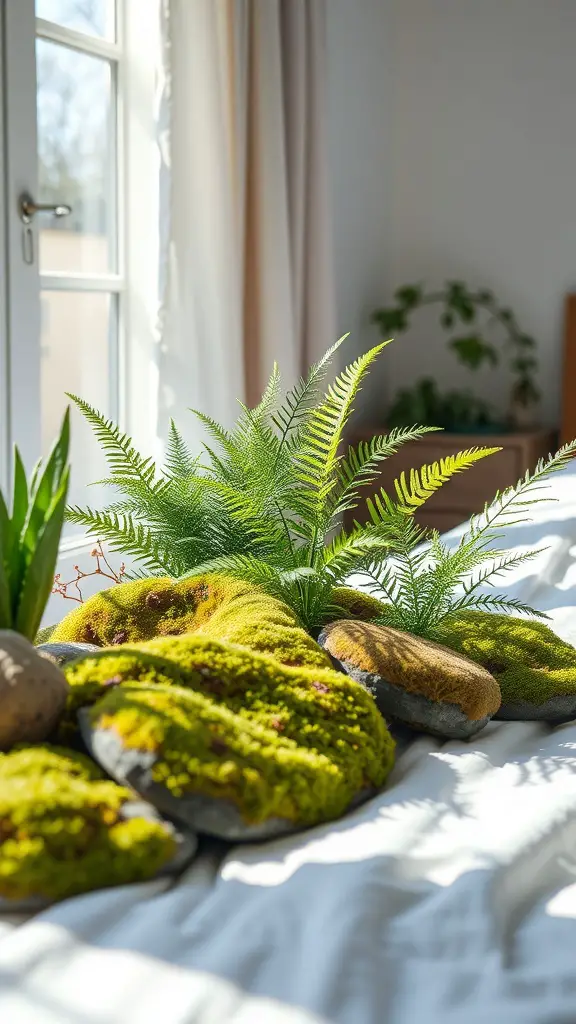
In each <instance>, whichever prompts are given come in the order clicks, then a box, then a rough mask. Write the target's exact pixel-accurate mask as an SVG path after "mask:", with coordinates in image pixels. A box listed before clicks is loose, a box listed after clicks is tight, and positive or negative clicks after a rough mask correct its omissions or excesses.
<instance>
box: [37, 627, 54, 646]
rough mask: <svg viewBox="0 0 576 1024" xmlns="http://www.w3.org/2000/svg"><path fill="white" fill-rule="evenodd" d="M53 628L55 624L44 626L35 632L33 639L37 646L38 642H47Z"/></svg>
mask: <svg viewBox="0 0 576 1024" xmlns="http://www.w3.org/2000/svg"><path fill="white" fill-rule="evenodd" d="M55 629H56V626H44V628H43V629H39V630H38V632H37V634H36V639H35V641H34V643H35V644H36V646H38V645H39V644H47V643H48V641H49V640H50V638H51V636H52V633H53V632H54V630H55Z"/></svg>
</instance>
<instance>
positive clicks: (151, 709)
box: [71, 636, 394, 839]
mask: <svg viewBox="0 0 576 1024" xmlns="http://www.w3.org/2000/svg"><path fill="white" fill-rule="evenodd" d="M116 653H117V654H118V655H120V654H121V651H120V650H119V651H118V652H116ZM126 655H127V656H128V657H130V658H133V657H134V656H135V652H134V651H127V652H126ZM109 657H112V655H111V652H110V655H109ZM140 658H141V667H140V668H139V669H138V667H137V666H136V665H133V666H132V669H131V675H132V676H133V677H134V678H135V679H137V680H143V681H140V682H138V683H131V682H130V681H129V679H128V678H124V679H123V681H122V682H121V683H120V684H119V685H117V686H112V687H109V688H108V690H107V692H106V693H105V695H104V696H103V697H102V698H101V699H100V700H99V701H98V702H97V703H96V704H95V705H94V706H93V707H92V709H91V710H90V711H89V712H88V713H87V714H84V716H83V721H84V725H85V726H86V721H87V719H88V723H89V724H88V732H89V735H88V736H87V741H88V743H89V744H90V746H91V748H92V749H93V751H94V752H95V753H96V754H97V756H98V757H99V758H101V757H102V756H103V755H102V750H103V749H104V747H103V746H102V745H99V744H98V743H97V742H96V739H95V738H94V737H97V735H98V734H106V733H113V734H114V735H115V736H116V737H119V738H120V739H121V743H122V747H123V748H124V750H125V751H127V750H128V751H129V750H132V751H136V752H139V755H143V759H142V758H140V760H138V759H137V760H136V762H133V764H132V773H131V774H130V777H129V779H128V777H127V776H126V778H127V781H129V783H130V785H131V786H132V787H133V788H135V789H136V790H137V791H138V792H140V793H141V795H142V796H144V797H146V798H147V799H150V801H151V802H153V803H154V804H155V806H158V808H159V809H160V810H164V812H168V805H167V804H166V802H163V801H162V797H161V796H159V794H158V790H157V789H156V790H154V791H152V789H150V788H149V786H150V783H154V784H155V785H156V786H160V787H161V788H162V789H163V791H164V792H165V794H166V795H167V799H168V802H169V806H170V808H171V810H170V813H171V814H174V815H175V816H176V817H178V815H177V813H176V810H175V809H174V807H173V802H172V801H173V800H177V801H181V804H180V818H181V819H183V820H186V821H187V823H188V824H192V823H194V825H195V826H196V827H201V826H202V828H203V830H204V831H209V830H212V832H213V834H217V835H221V836H223V837H224V838H233V839H238V838H255V837H256V836H258V838H262V837H264V836H265V835H267V834H278V831H280V830H283V831H289V830H293V829H294V828H298V827H303V826H307V825H312V824H316V823H317V822H320V821H326V820H329V819H331V818H334V817H337V816H338V815H340V814H342V813H343V812H344V811H345V810H346V808H347V807H349V806H350V805H351V803H352V802H353V801H354V800H355V799H358V798H360V797H361V796H362V795H364V794H367V793H368V792H369V791H371V790H372V791H373V790H374V789H376V788H378V787H379V786H381V785H382V784H383V782H384V781H385V779H386V776H387V774H388V772H389V771H390V769H391V767H392V763H393V751H394V743H393V741H392V739H391V737H390V734H389V732H388V730H387V728H386V726H385V723H384V722H383V720H382V718H381V716H380V715H379V713H378V710H377V708H376V706H375V704H374V701H373V700H372V698H371V697H370V695H369V694H368V693H366V691H365V690H364V689H363V688H362V687H360V686H358V685H357V684H356V683H355V682H354V681H353V680H351V679H349V678H348V677H346V676H344V675H341V674H339V673H336V672H333V671H331V670H330V669H322V668H318V669H315V668H308V667H305V668H290V667H287V666H284V665H281V664H279V663H278V662H277V661H275V659H273V658H270V657H266V656H263V655H258V654H255V653H253V652H251V651H248V650H246V649H243V648H241V647H239V646H233V645H229V644H225V643H221V642H217V641H213V640H208V639H205V638H202V637H200V636H182V637H172V638H163V639H156V640H153V641H150V642H149V643H146V644H142V645H140ZM88 662H89V664H88ZM170 662H171V663H172V664H173V665H176V666H177V668H169V667H168V665H169V664H170ZM83 665H84V668H85V672H86V678H85V680H83V679H82V676H81V673H82V667H83ZM111 668H112V664H111V662H110V660H109V658H108V660H106V659H104V660H103V661H102V662H100V661H99V659H98V658H94V659H88V660H87V662H86V663H82V662H80V663H76V664H75V665H74V666H72V667H71V671H72V672H73V673H74V674H75V677H76V684H79V685H83V684H84V683H85V682H88V681H89V682H90V684H93V683H94V682H96V681H97V677H98V673H99V672H100V674H101V676H102V677H104V676H107V674H108V672H109V671H110V670H111ZM76 684H75V683H72V689H74V686H75V685H76ZM84 735H85V736H86V732H84ZM90 736H92V739H90ZM107 749H108V753H109V756H110V757H111V758H112V761H113V763H112V762H111V761H110V760H105V761H104V760H103V761H102V763H103V764H104V767H105V768H106V769H107V770H109V771H110V772H111V773H113V774H114V775H115V777H116V778H119V776H118V774H117V771H118V763H119V759H118V752H117V751H116V752H114V751H112V748H111V747H110V744H108V746H107ZM104 756H105V757H106V754H104ZM150 757H151V760H150ZM134 765H136V767H134ZM138 766H139V767H138ZM122 770H123V771H124V770H125V766H124V768H123V769H122ZM198 798H203V805H204V806H203V808H200V809H201V810H202V814H200V809H199V801H198ZM210 801H213V802H214V801H224V804H223V805H222V806H223V807H226V808H227V809H229V808H230V807H232V809H233V810H234V811H235V819H236V820H235V822H234V820H233V819H232V818H231V817H230V815H229V814H225V815H224V817H225V821H224V822H223V820H222V819H223V816H222V815H220V816H219V818H218V821H219V823H220V824H219V825H218V824H214V815H212V826H211V827H210V826H208V827H207V826H206V817H207V806H208V804H207V802H210ZM201 803H202V801H201ZM209 809H211V810H212V811H214V804H211V805H210V807H209ZM279 823H280V826H282V827H280V826H279ZM240 826H242V827H240ZM267 826H269V827H268V828H267Z"/></svg>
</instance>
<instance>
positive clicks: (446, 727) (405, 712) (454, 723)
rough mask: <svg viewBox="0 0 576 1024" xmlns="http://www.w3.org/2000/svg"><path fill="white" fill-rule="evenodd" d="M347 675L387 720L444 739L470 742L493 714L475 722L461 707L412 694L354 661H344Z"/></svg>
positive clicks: (343, 664)
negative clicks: (371, 698) (369, 695)
mask: <svg viewBox="0 0 576 1024" xmlns="http://www.w3.org/2000/svg"><path fill="white" fill-rule="evenodd" d="M342 666H343V668H344V669H345V671H346V673H347V674H348V675H349V676H350V677H351V678H352V679H355V680H356V682H357V683H361V684H362V686H364V688H365V689H366V690H368V691H369V692H370V693H371V694H372V696H373V697H374V700H375V701H376V705H377V707H378V710H379V711H380V714H381V715H382V716H383V718H386V719H388V718H392V719H396V720H398V721H399V722H403V723H404V724H405V725H408V726H410V727H411V728H412V729H415V730H417V731H418V732H428V733H431V735H433V736H440V737H442V738H443V739H446V738H447V737H450V739H455V740H466V739H469V738H470V736H474V735H475V733H477V732H480V729H483V728H484V726H485V725H487V724H488V722H489V721H490V718H491V717H492V716H491V715H485V716H484V718H479V719H475V720H471V719H469V718H467V716H466V715H465V714H464V712H463V711H462V710H461V708H459V707H458V705H457V704H453V703H449V702H447V701H439V700H431V699H430V698H429V697H424V696H423V695H422V694H420V693H410V692H409V691H408V690H403V689H402V688H401V687H400V686H396V685H395V684H394V683H389V682H387V681H386V680H385V679H382V677H381V676H378V675H375V674H374V673H370V672H363V671H362V670H361V669H358V668H356V667H355V666H354V665H352V664H351V663H350V662H345V661H343V662H342Z"/></svg>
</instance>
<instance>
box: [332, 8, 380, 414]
mask: <svg viewBox="0 0 576 1024" xmlns="http://www.w3.org/2000/svg"><path fill="white" fill-rule="evenodd" d="M327 8H328V73H329V90H328V95H329V102H330V111H329V114H330V141H331V166H332V181H331V185H332V198H333V210H334V214H333V218H334V255H335V262H336V294H337V304H338V309H337V327H338V334H344V333H345V332H346V331H350V332H351V338H350V340H349V341H348V342H347V345H346V348H345V351H344V354H343V357H342V358H343V360H345V361H346V362H349V361H350V360H351V359H352V358H354V356H355V355H356V354H358V353H359V352H361V351H365V350H366V349H367V348H368V347H369V346H370V345H373V344H376V342H377V341H378V340H379V336H378V331H377V329H376V328H374V327H371V326H370V325H369V318H370V313H371V311H372V310H373V309H374V307H375V306H377V305H378V304H379V302H380V301H381V297H382V293H383V281H384V280H385V278H386V263H387V260H389V256H390V248H389V238H388V203H389V198H390V185H391V173H392V166H391V163H390V159H389V157H390V144H389V139H388V124H387V114H388V110H389V105H390V80H389V75H388V61H387V48H388V35H389V9H388V4H387V0H327ZM386 359H387V353H384V354H383V356H382V357H381V360H382V361H381V363H380V372H379V373H378V374H376V373H374V374H373V375H372V377H371V378H370V383H369V385H367V388H366V398H367V403H366V404H369V407H370V408H372V409H374V413H375V414H376V413H377V411H378V408H379V407H380V408H381V407H382V405H383V402H384V392H385V388H386V376H387V371H388V370H389V364H387V362H386ZM362 413H363V416H367V415H369V411H368V409H367V408H365V407H364V405H363V408H362Z"/></svg>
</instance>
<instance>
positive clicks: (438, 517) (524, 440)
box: [345, 428, 555, 532]
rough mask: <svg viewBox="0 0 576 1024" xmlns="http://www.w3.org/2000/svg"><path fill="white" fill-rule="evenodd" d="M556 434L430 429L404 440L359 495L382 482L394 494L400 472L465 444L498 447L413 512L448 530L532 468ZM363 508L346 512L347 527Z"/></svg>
mask: <svg viewBox="0 0 576 1024" xmlns="http://www.w3.org/2000/svg"><path fill="white" fill-rule="evenodd" d="M381 429H383V428H380V429H379V430H377V431H376V430H373V431H363V432H362V433H360V434H358V435H356V436H355V437H354V438H352V439H351V443H356V442H357V441H359V440H367V439H369V438H370V437H373V436H374V434H376V433H380V432H381ZM554 441H555V438H554V435H553V433H552V432H550V431H537V432H533V433H522V434H520V433H519V434H506V435H502V436H497V437H496V436H492V437H490V436H486V435H483V436H480V435H470V434H440V433H439V434H433V435H428V436H427V437H425V438H424V439H423V440H422V441H416V442H414V443H412V444H407V445H405V446H404V447H403V448H401V449H400V451H399V452H397V453H396V455H393V456H392V457H391V458H390V459H387V460H386V461H385V462H383V463H382V468H381V471H380V474H379V476H378V479H377V480H376V481H375V483H374V484H373V485H371V486H370V487H368V488H363V490H362V494H363V496H365V497H368V496H369V495H370V494H372V493H374V492H375V491H379V490H380V488H381V487H384V488H385V489H386V490H387V492H388V493H389V494H390V496H391V497H394V496H395V491H394V479H395V478H397V477H398V476H400V474H401V473H402V472H406V474H408V473H409V472H410V470H411V469H419V468H420V467H421V466H423V465H425V464H430V463H432V462H438V461H439V460H440V459H442V458H446V457H447V456H449V455H455V454H456V452H459V451H463V450H464V449H466V448H475V447H490V448H502V451H499V452H497V453H496V454H494V455H490V456H487V457H486V459H483V460H482V461H481V462H478V463H476V465H474V466H472V467H471V468H470V469H467V470H464V471H463V472H462V473H459V474H458V475H457V476H455V477H453V478H452V479H451V480H449V481H448V483H446V484H445V485H444V486H443V487H441V488H440V490H439V491H437V492H436V493H435V494H433V495H432V497H431V498H430V499H429V500H428V501H427V502H426V504H425V505H424V506H423V508H422V510H421V511H420V512H419V513H418V515H417V519H418V521H419V522H420V523H421V524H422V525H423V526H430V527H431V528H433V529H437V530H440V532H443V531H444V530H449V529H452V527H453V526H457V525H458V524H459V523H461V522H463V521H464V520H466V519H469V517H470V516H471V515H474V514H475V513H477V512H481V511H482V509H483V508H484V505H485V504H486V503H487V502H491V501H492V499H493V498H494V496H495V494H496V492H497V491H502V490H504V489H505V488H506V487H509V486H510V485H511V484H514V483H515V482H516V481H517V480H518V479H519V478H520V477H521V476H522V475H523V474H524V473H525V472H526V470H527V469H533V468H534V466H535V465H536V463H537V461H538V459H539V458H542V457H544V456H546V455H547V454H548V453H549V452H551V451H553V450H554V447H555V444H554ZM366 518H367V510H366V507H365V505H364V502H362V503H361V505H359V506H358V508H357V509H355V510H354V511H353V513H352V514H350V513H349V514H348V515H347V517H346V519H345V525H346V526H347V527H350V526H351V524H352V520H353V519H358V520H359V521H360V522H364V521H365V520H366Z"/></svg>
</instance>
